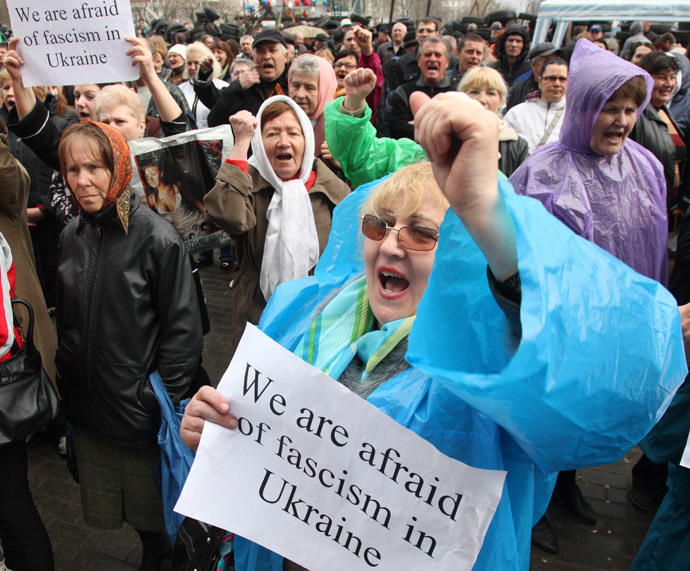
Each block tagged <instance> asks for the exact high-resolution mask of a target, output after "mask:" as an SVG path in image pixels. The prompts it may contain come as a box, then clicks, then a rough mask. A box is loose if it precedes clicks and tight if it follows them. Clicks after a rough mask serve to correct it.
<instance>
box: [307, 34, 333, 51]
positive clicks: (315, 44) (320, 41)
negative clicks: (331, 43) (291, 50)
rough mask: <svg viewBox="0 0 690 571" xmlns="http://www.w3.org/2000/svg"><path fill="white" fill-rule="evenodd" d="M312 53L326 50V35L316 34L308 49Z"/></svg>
mask: <svg viewBox="0 0 690 571" xmlns="http://www.w3.org/2000/svg"><path fill="white" fill-rule="evenodd" d="M309 49H310V50H311V51H312V52H318V51H319V50H327V49H328V35H327V34H323V33H321V34H316V37H315V38H314V41H312V43H311V47H310V48H309Z"/></svg>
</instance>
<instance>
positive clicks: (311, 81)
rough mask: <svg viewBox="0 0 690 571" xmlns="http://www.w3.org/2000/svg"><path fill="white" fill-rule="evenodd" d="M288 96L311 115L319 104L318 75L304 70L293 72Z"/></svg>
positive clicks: (308, 115)
mask: <svg viewBox="0 0 690 571" xmlns="http://www.w3.org/2000/svg"><path fill="white" fill-rule="evenodd" d="M290 98H291V99H292V100H293V101H294V102H295V103H297V105H299V106H300V107H301V108H302V111H304V112H305V113H306V114H307V117H311V116H312V115H313V114H314V112H315V111H316V108H317V107H318V106H319V77H318V76H314V75H311V74H309V73H305V72H304V71H295V72H293V74H292V81H291V82H290Z"/></svg>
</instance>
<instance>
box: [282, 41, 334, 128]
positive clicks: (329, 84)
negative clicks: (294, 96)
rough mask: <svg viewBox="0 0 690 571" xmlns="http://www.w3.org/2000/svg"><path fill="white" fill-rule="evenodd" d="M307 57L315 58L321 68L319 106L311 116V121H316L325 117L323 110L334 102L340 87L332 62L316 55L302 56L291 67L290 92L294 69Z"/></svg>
mask: <svg viewBox="0 0 690 571" xmlns="http://www.w3.org/2000/svg"><path fill="white" fill-rule="evenodd" d="M305 57H312V58H314V59H315V60H316V63H317V65H318V66H319V104H318V105H317V106H316V110H315V111H314V113H313V114H312V115H309V119H312V120H314V119H316V118H317V117H320V116H321V115H323V110H324V109H325V108H326V104H327V103H329V102H330V101H333V96H334V95H335V90H336V87H338V80H337V79H336V77H335V71H333V66H332V65H331V62H329V61H328V60H327V59H325V58H322V57H319V56H315V55H314V54H302V55H301V56H299V57H298V58H297V59H296V60H295V61H294V62H292V65H291V66H290V73H289V74H288V75H289V79H288V90H291V89H292V68H293V67H294V65H295V64H296V63H297V62H298V61H299V60H301V59H302V58H305ZM288 93H289V91H288Z"/></svg>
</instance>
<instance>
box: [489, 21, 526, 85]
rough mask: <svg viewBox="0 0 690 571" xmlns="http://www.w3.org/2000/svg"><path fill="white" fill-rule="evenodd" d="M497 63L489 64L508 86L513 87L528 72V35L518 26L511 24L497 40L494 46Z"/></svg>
mask: <svg viewBox="0 0 690 571" xmlns="http://www.w3.org/2000/svg"><path fill="white" fill-rule="evenodd" d="M495 51H496V57H497V58H498V61H495V62H494V63H490V64H489V67H492V68H493V69H495V70H496V71H498V72H499V73H500V74H501V75H502V76H503V79H505V82H506V83H507V84H508V86H511V85H513V83H515V81H516V80H517V78H518V77H520V76H521V75H522V74H523V73H525V72H527V71H529V70H530V67H529V62H527V52H528V51H529V35H528V34H527V30H525V28H524V27H522V26H521V25H520V24H511V25H510V26H508V27H507V28H506V31H505V32H503V35H502V36H501V37H500V38H498V41H497V42H496V45H495Z"/></svg>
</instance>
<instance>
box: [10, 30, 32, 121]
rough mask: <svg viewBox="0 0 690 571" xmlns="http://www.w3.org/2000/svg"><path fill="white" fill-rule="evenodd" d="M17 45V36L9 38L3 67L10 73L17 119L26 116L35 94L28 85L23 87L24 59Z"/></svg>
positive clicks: (30, 109)
mask: <svg viewBox="0 0 690 571" xmlns="http://www.w3.org/2000/svg"><path fill="white" fill-rule="evenodd" d="M18 46H19V38H12V39H10V43H9V46H8V47H9V51H8V52H7V55H5V60H4V64H5V69H6V70H7V73H9V74H10V81H11V82H12V89H13V90H14V101H15V107H16V109H17V115H18V116H19V119H20V120H21V119H23V118H24V117H26V116H27V115H28V114H29V113H31V111H33V109H34V107H35V106H36V95H35V94H34V91H33V89H31V88H30V87H24V78H23V77H22V66H23V65H24V60H23V59H22V56H21V55H20V54H19V52H18V51H17V47H18Z"/></svg>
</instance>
